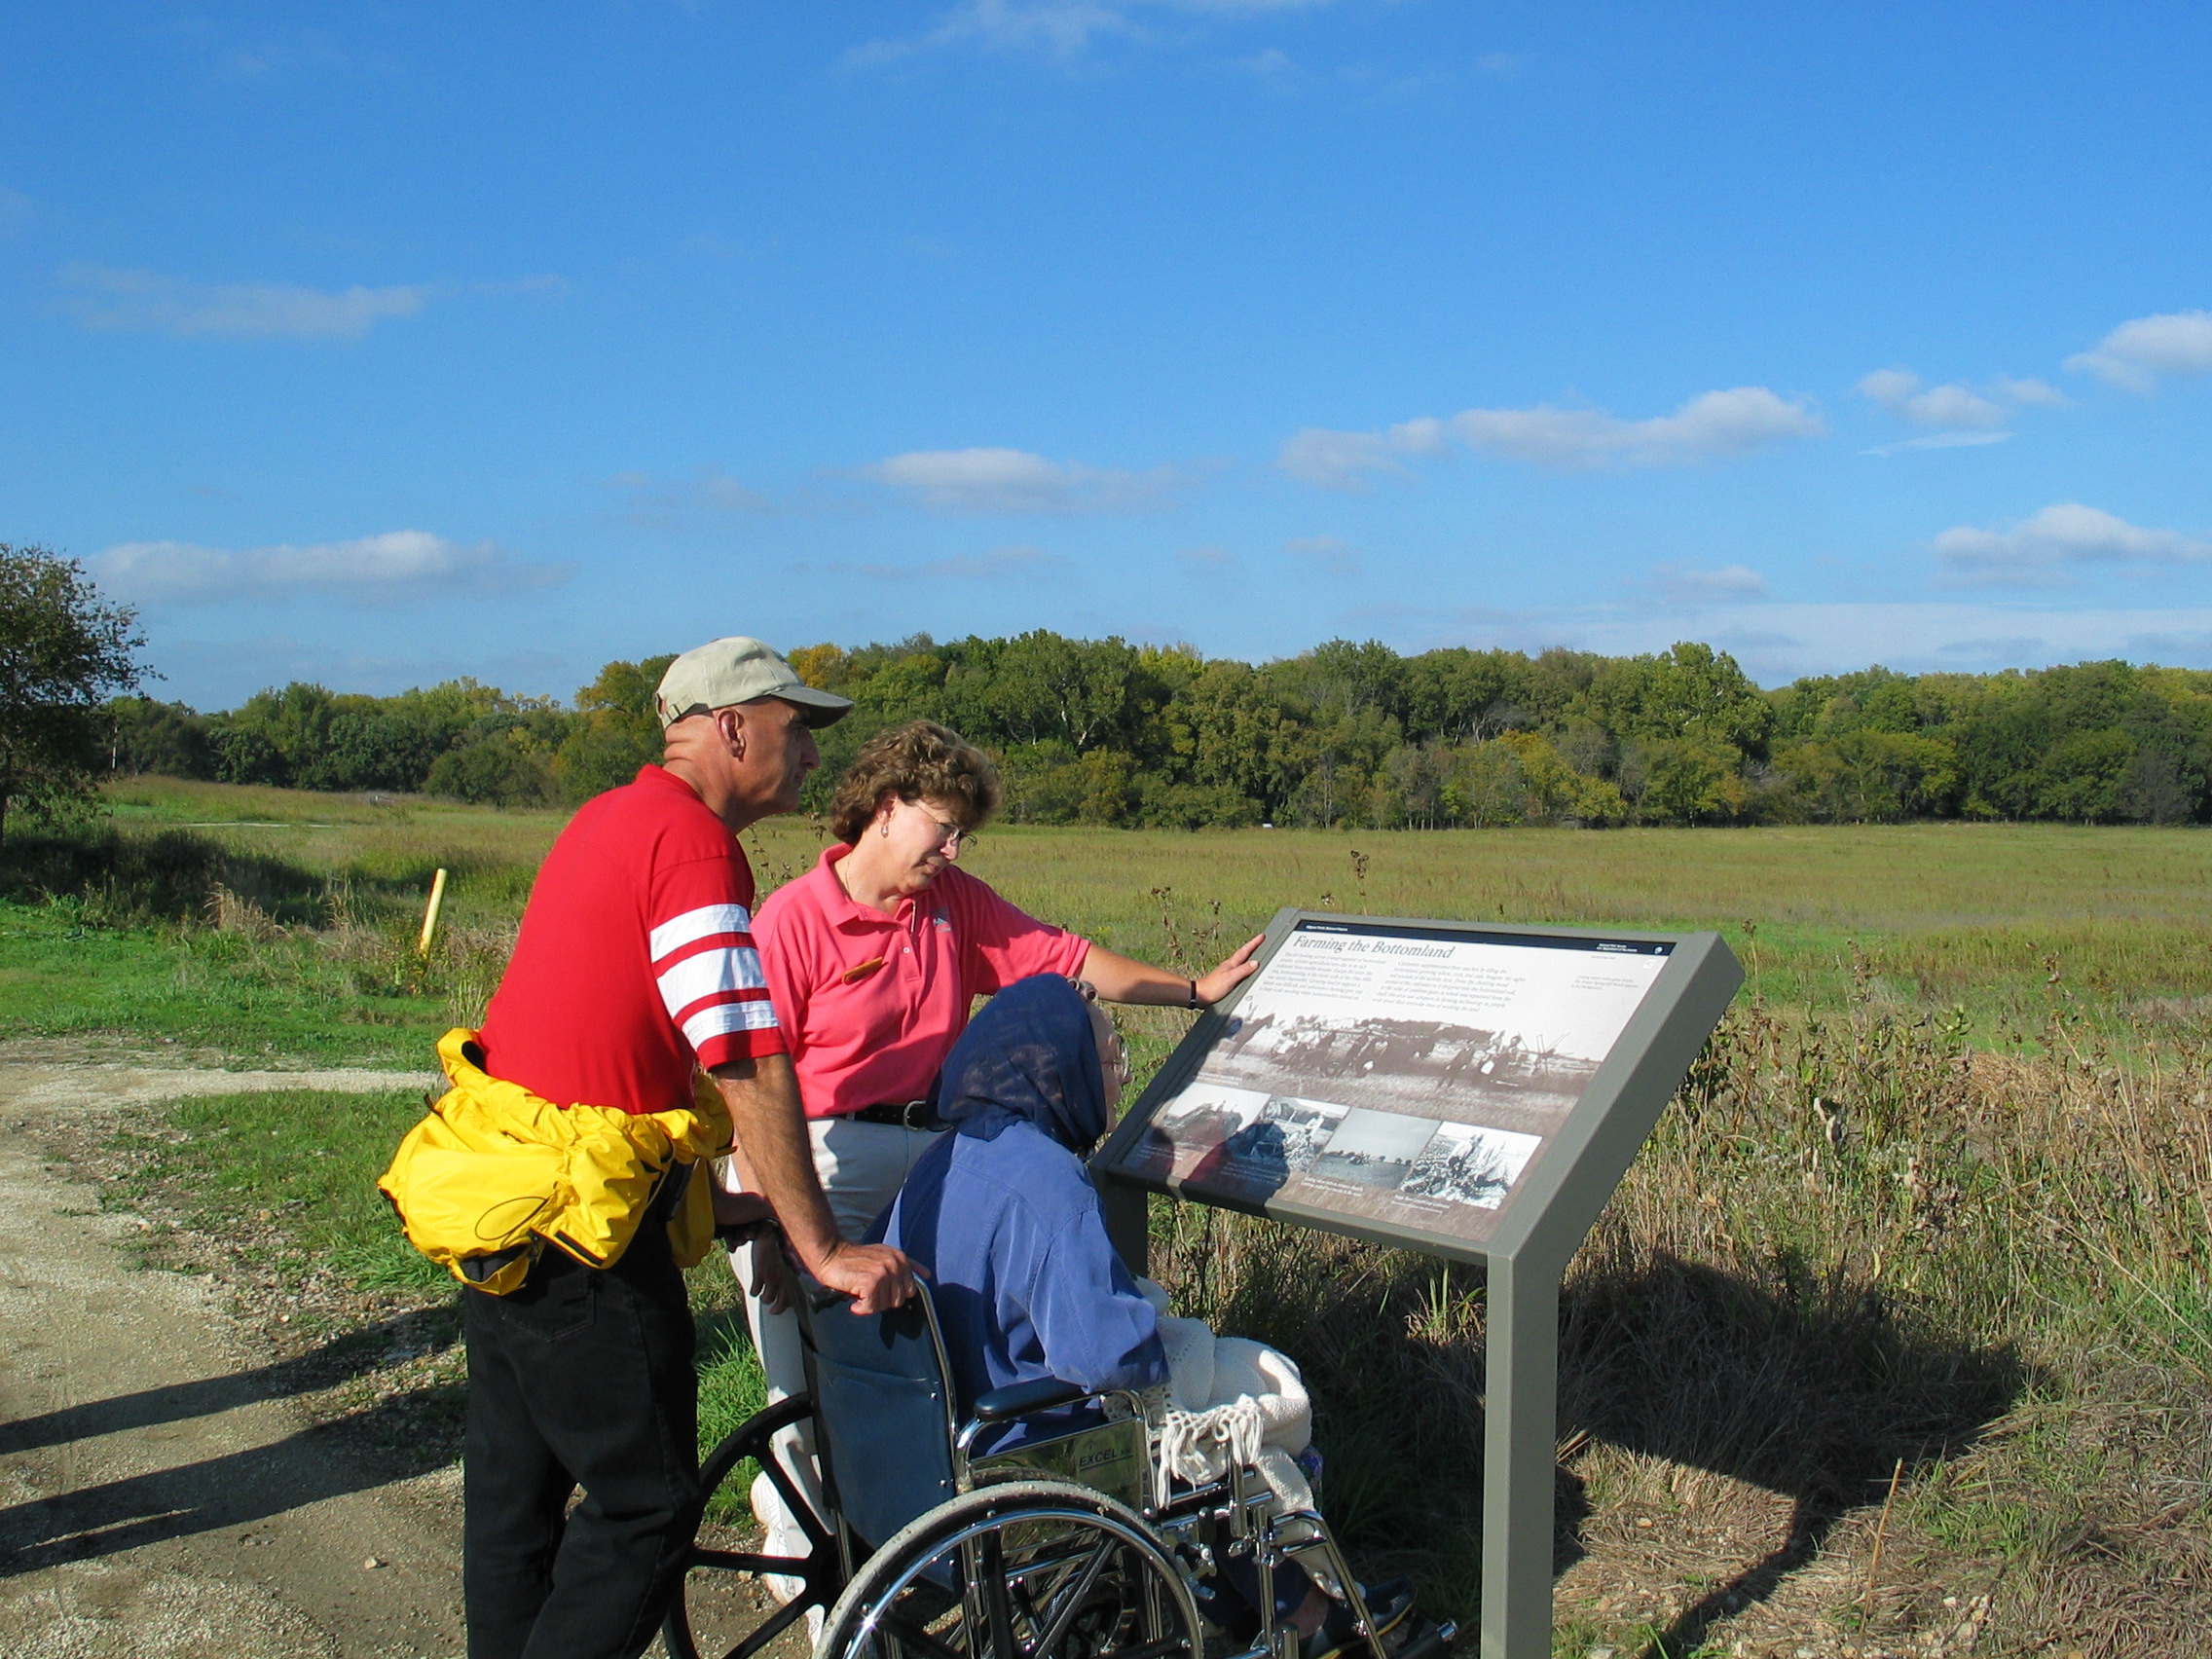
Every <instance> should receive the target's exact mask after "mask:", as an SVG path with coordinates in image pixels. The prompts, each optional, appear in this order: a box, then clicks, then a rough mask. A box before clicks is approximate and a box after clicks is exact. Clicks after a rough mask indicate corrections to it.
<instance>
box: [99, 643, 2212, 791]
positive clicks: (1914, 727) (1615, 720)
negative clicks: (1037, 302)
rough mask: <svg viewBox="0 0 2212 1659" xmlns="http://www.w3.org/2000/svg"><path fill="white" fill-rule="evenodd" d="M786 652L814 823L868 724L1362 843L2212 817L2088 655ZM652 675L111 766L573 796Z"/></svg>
mask: <svg viewBox="0 0 2212 1659" xmlns="http://www.w3.org/2000/svg"><path fill="white" fill-rule="evenodd" d="M791 660H792V662H793V666H794V667H796V668H797V669H798V671H799V673H800V674H801V675H802V676H803V677H804V678H805V679H806V680H807V681H808V682H809V683H811V684H815V685H820V686H823V687H826V688H828V689H830V690H835V691H840V692H843V693H844V694H845V695H847V696H849V697H851V698H853V699H854V701H855V703H856V704H857V708H856V709H855V711H854V713H853V715H852V716H851V717H849V718H848V719H845V720H844V721H842V722H840V723H839V724H837V725H835V726H833V727H831V728H830V729H829V730H828V731H826V732H825V733H823V734H822V735H823V749H824V759H825V765H824V767H823V769H822V771H821V772H820V773H818V774H817V775H816V777H815V778H814V780H813V781H812V782H811V783H810V785H809V801H808V804H809V805H810V806H813V807H817V808H819V807H820V806H822V805H824V804H826V802H827V798H828V794H829V792H830V788H831V787H832V786H833V783H834V780H835V777H836V775H837V773H838V771H839V770H840V769H841V767H842V765H843V763H844V762H845V761H846V760H848V759H849V758H850V757H851V756H852V754H853V752H854V750H856V749H857V748H858V747H859V745H860V743H861V742H862V741H864V740H865V739H866V737H867V736H868V735H869V734H870V733H871V732H874V731H877V730H880V729H882V728H883V727H885V726H887V725H891V724H895V723H897V722H900V721H903V720H908V719H916V718H927V719H935V720H940V721H942V722H943V723H945V724H946V725H949V726H951V727H953V728H954V729H955V730H957V731H959V732H961V733H963V734H964V735H966V736H967V737H969V738H971V739H973V740H974V741H976V742H977V743H979V744H981V745H983V746H984V747H985V748H987V749H989V750H990V751H991V752H992V753H993V754H994V755H995V756H997V759H998V761H999V765H1000V767H1001V769H1002V772H1003V774H1004V778H1005V783H1006V807H1005V811H1004V814H1003V816H1004V817H1005V818H1006V819H1007V820H1009V821H1011V822H1014V823H1019V824H1096V825H1126V826H1156V827H1167V828H1199V827H1204V826H1234V825H1255V824H1263V823H1267V824H1276V825H1285V826H1310V827H1330V826H1346V827H1350V826H1356V827H1360V828H1370V827H1373V828H1396V827H1407V828H1423V829H1430V828H1447V827H1478V828H1479V827H1487V826H1496V825H1514V824H1560V825H1579V826H1587V827H1605V826H1612V825H1622V824H1669V825H1685V824H1687V825H1712V824H1761V823H1764V824H1807V823H1810V824H1821V823H1889V822H1897V821H1900V820H1905V819H1923V818H1931V819H1942V818H1965V819H2044V820H2056V821H2064V822H2072V823H2094V824H2112V823H2154V824H2187V823H2202V822H2205V821H2206V820H2207V819H2208V818H2212V673H2206V672H2199V671H2194V670H2186V669H2171V668H2159V667H2153V666H2136V665H2130V664H2128V663H2124V662H2088V663H2081V664H2077V665H2074V666H2071V667H2061V668H2049V669H2044V670H2040V671H2036V672H2020V671H2015V670H2008V671H2006V672H2004V673H1999V674H1987V675H1971V674H1925V675H1904V674H1897V673H1893V672H1891V671H1890V670H1888V669H1884V668H1869V669H1866V670H1864V671H1862V672H1860V673H1855V674H1846V675H1835V676H1821V677H1817V678H1810V679H1804V680H1799V681H1797V682H1794V683H1792V684H1790V685H1788V686H1785V687H1783V688H1781V689H1779V690H1774V691H1767V690H1762V689H1761V688H1760V687H1759V686H1758V685H1756V684H1754V683H1753V682H1751V679H1750V678H1749V677H1748V676H1746V675H1745V673H1744V672H1743V670H1742V669H1741V668H1740V667H1739V666H1738V664H1737V663H1736V661H1735V660H1734V659H1733V658H1732V657H1730V656H1729V655H1728V653H1726V652H1725V651H1719V650H1715V649H1714V648H1712V647H1711V646H1709V645H1699V644H1695V643H1688V642H1685V643H1683V644H1680V645H1675V646H1674V647H1673V648H1672V649H1669V650H1666V651H1662V652H1659V653H1657V654H1654V655H1643V656H1628V657H1606V656H1601V655H1598V654H1596V653H1593V652H1588V651H1573V650H1566V649H1555V650H1547V651H1544V652H1541V653H1539V654H1535V655H1530V654H1527V653H1524V652H1520V651H1508V650H1470V649H1461V648H1449V649H1442V650H1433V651H1424V652H1421V653H1419V654H1418V655H1412V656H1403V655H1400V654H1399V653H1397V652H1396V651H1394V650H1392V649H1390V648H1389V647H1388V646H1386V645H1382V644H1380V643H1379V642H1376V641H1372V640H1371V641H1367V642H1365V643H1355V642H1352V641H1348V640H1332V641H1330V642H1328V643H1327V644H1325V645H1317V646H1315V647H1314V648H1313V649H1311V650H1309V651H1306V652H1303V653H1301V654H1299V655H1297V656H1293V657H1286V658H1282V659H1280V660H1278V661H1273V662H1267V663H1261V664H1256V665H1255V664H1251V663H1245V662H1241V661H1237V660H1235V659H1231V658H1209V657H1206V656H1203V655H1201V654H1200V653H1198V651H1196V650H1194V649H1192V648H1190V647H1188V646H1170V647H1155V646H1145V645H1129V644H1127V643H1126V642H1124V641H1123V640H1120V639H1105V640H1078V639H1069V638H1066V637H1064V636H1061V635H1059V634H1054V633H1051V632H1047V631H1044V630H1038V631H1035V632H1031V633H1027V634H1022V635H1019V636H1017V637H1015V638H1012V639H982V638H976V637H971V638H968V639H963V640H955V641H950V642H944V643H940V642H938V641H936V640H933V639H931V638H930V637H928V636H927V635H915V636H914V637H912V638H910V639H906V640H902V641H898V642H896V643H891V644H877V645H863V646H860V647H857V648H853V649H846V648H843V647H840V646H837V645H812V646H807V647H804V648H802V649H799V650H796V651H793V652H792V653H791ZM668 661H669V658H668V657H665V656H661V657H650V658H647V659H645V661H642V662H635V663H632V662H611V663H608V665H607V666H606V667H605V668H603V669H602V670H601V671H600V673H599V675H598V677H597V678H596V679H595V680H593V681H592V682H591V683H590V684H588V685H586V686H583V687H582V688H581V689H580V690H579V691H578V692H577V693H576V696H575V699H574V702H573V706H571V707H563V706H561V705H560V704H559V703H558V702H557V701H555V700H552V699H547V698H536V697H517V696H511V695H509V694H507V693H505V692H503V691H500V690H498V688H496V687H493V686H488V685H482V684H479V683H477V682H474V681H470V680H457V681H452V682H446V683H444V684H441V685H434V686H430V687H428V688H425V689H417V690H411V691H405V692H401V693H400V694H399V695H397V696H393V697H369V696H362V695H357V694H352V693H344V692H333V691H330V690H328V689H326V688H324V687H322V686H320V685H313V684H305V683H294V684H291V685H287V686H284V687H282V688H281V689H270V690H266V691H262V692H259V693H257V694H256V695H254V696H252V697H250V698H248V699H247V700H246V701H245V702H244V703H242V704H240V706H239V707H238V708H236V709H232V710H228V711H224V712H221V713H215V714H201V713H199V712H196V711H194V710H192V709H190V708H187V707H185V706H184V705H182V704H178V703H165V702H160V701H156V700H153V699H150V698H146V697H138V696H132V697H125V698H120V699H117V700H115V701H113V702H112V703H110V704H109V705H108V707H109V710H110V714H111V717H112V720H113V737H112V744H111V756H110V760H111V765H112V767H113V769H115V770H117V771H121V772H166V773H172V774H175V775H178V776H184V777H198V778H214V779H221V780H225V781H229V782H234V783H258V784H279V785H288V786H292V787H296V788H303V789H320V790H344V791H377V790H389V791H394V792H410V793H413V792H422V793H430V794H436V795H444V796H450V797H452V798H455V799H459V800H464V801H477V802H491V803H495V804H498V805H503V806H526V805H553V804H558V803H563V802H574V801H579V800H583V799H586V798H588V797H589V796H591V795H593V794H596V793H600V792H601V791H603V790H606V789H609V788H611V787H613V786H614V785H616V784H619V783H623V782H626V781H627V780H628V779H629V778H630V777H631V776H632V775H633V774H634V772H635V771H636V769H637V767H638V766H639V765H640V764H642V763H643V762H644V761H645V760H647V759H650V758H652V757H653V756H655V755H656V754H657V753H658V728H657V725H656V723H655V721H654V719H653V716H652V689H653V686H654V685H655V683H656V682H658V680H659V677H660V673H661V670H662V669H663V668H664V667H665V666H666V664H667V663H668Z"/></svg>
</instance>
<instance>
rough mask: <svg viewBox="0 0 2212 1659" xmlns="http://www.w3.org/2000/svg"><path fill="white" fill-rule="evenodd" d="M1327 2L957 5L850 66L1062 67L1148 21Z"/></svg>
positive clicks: (1139, 31) (1144, 30) (872, 47)
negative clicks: (1016, 61) (946, 58)
mask: <svg viewBox="0 0 2212 1659" xmlns="http://www.w3.org/2000/svg"><path fill="white" fill-rule="evenodd" d="M1331 3H1332V0H959V4H957V5H955V6H953V7H952V8H951V9H950V10H949V11H947V12H946V13H945V14H944V15H943V16H942V17H940V18H939V19H938V21H937V23H936V25H935V26H934V27H932V28H931V29H929V30H928V31H927V32H926V33H923V34H920V35H916V36H913V37H911V38H909V39H904V40H876V41H870V42H868V43H867V44H866V45H865V46H862V47H859V48H857V49H855V50H854V51H853V52H851V53H849V54H848V55H847V56H846V62H847V63H849V64H852V65H854V66H855V67H860V68H866V67H869V66H871V65H877V64H885V63H896V62H898V61H900V60H901V59H903V58H908V57H914V56H917V55H921V54H923V53H928V52H939V51H945V50H950V49H959V48H964V47H967V48H979V49H981V50H983V51H986V52H1022V53H1035V54H1039V55H1043V56H1046V57H1051V58H1054V59H1056V60H1058V61H1060V62H1063V63H1064V62H1070V61H1072V60H1074V59H1076V58H1079V57H1081V56H1083V55H1085V54H1086V53H1088V51H1089V50H1090V49H1091V47H1092V46H1093V45H1095V44H1096V43H1098V42H1099V41H1101V40H1109V39H1119V40H1140V41H1141V40H1148V39H1151V38H1154V37H1155V35H1156V33H1157V31H1156V30H1155V29H1154V28H1152V27H1151V26H1150V25H1149V24H1148V22H1147V20H1146V19H1147V18H1161V17H1164V18H1172V19H1174V20H1176V21H1180V22H1183V23H1186V24H1187V23H1189V22H1190V21H1193V20H1195V19H1198V18H1239V17H1256V16H1261V15H1264V14H1266V13H1270V12H1290V11H1304V10H1309V9H1313V8H1318V7H1321V6H1326V5H1329V4H1331Z"/></svg>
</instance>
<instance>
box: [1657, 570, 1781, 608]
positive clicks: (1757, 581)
mask: <svg viewBox="0 0 2212 1659" xmlns="http://www.w3.org/2000/svg"><path fill="white" fill-rule="evenodd" d="M1651 585H1652V587H1653V588H1654V589H1656V590H1657V592H1658V594H1659V597H1660V598H1661V599H1664V600H1666V601H1668V602H1669V603H1670V604H1674V605H1710V604H1714V603H1717V602H1719V601H1722V600H1746V599H1764V598H1765V597H1766V593H1767V587H1766V578H1765V577H1764V576H1762V575H1760V574H1759V573H1758V571H1751V570H1746V569H1745V568H1744V567H1743V566H1742V565H1723V566H1722V567H1721V568H1720V569H1719V570H1717V571H1700V570H1696V569H1693V568H1692V567H1690V566H1688V565H1654V566H1653V567H1652V568H1651Z"/></svg>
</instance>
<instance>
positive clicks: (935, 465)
mask: <svg viewBox="0 0 2212 1659" xmlns="http://www.w3.org/2000/svg"><path fill="white" fill-rule="evenodd" d="M862 476H863V477H866V478H871V479H873V480H875V482H877V483H879V484H888V485H890V486H891V487H892V488H893V489H896V490H903V491H905V492H907V493H908V494H909V495H910V496H912V497H913V498H914V499H915V500H917V501H918V502H920V504H921V505H923V506H925V507H928V508H929V509H931V510H932V511H934V512H940V513H1114V512H1144V511H1147V510H1150V509H1153V508H1157V507H1161V506H1163V505H1165V504H1166V503H1167V501H1168V500H1169V499H1170V498H1172V497H1173V495H1174V493H1175V492H1176V490H1178V489H1179V488H1181V487H1183V486H1184V485H1186V484H1188V483H1189V482H1190V480H1189V479H1188V478H1187V477H1186V476H1184V475H1183V474H1182V473H1179V472H1177V471H1175V470H1174V469H1173V468H1171V467H1158V468H1155V469H1153V470H1152V471H1149V472H1124V471H1120V470H1117V469H1115V468H1113V467H1103V466H1085V465H1083V464H1081V463H1080V462H1077V461H1048V460H1046V459H1045V457H1043V456H1041V455H1031V454H1030V453H1029V452H1028V451H1027V450H1017V449H962V450H914V451H911V452H909V453H908V454H905V455H895V456H893V457H892V458H891V459H890V460H888V461H878V462H877V463H876V464H875V465H873V466H868V467H864V468H862Z"/></svg>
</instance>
